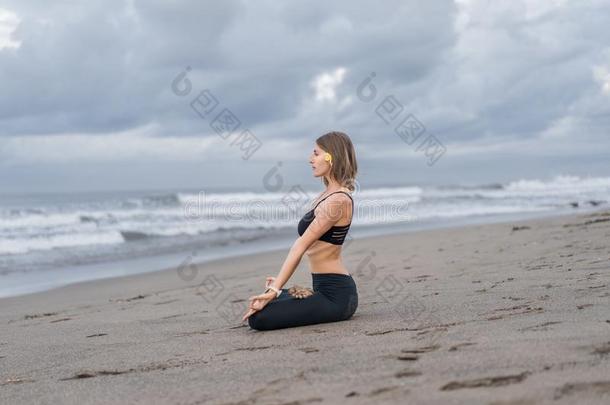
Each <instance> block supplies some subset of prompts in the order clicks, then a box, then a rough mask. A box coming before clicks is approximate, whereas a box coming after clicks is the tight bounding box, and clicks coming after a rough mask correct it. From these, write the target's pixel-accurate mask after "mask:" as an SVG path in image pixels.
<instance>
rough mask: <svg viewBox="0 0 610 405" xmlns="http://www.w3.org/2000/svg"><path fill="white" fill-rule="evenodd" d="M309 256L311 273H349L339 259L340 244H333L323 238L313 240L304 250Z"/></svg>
mask: <svg viewBox="0 0 610 405" xmlns="http://www.w3.org/2000/svg"><path fill="white" fill-rule="evenodd" d="M305 253H307V257H308V258H309V270H310V271H311V272H312V273H340V274H345V275H349V272H348V271H347V269H346V268H345V266H344V265H343V262H342V261H341V245H333V244H332V243H328V242H325V241H323V240H317V241H315V242H314V243H313V244H312V245H311V246H310V247H309V249H308V250H307V251H306V252H305Z"/></svg>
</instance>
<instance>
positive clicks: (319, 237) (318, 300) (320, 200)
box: [242, 131, 358, 330]
mask: <svg viewBox="0 0 610 405" xmlns="http://www.w3.org/2000/svg"><path fill="white" fill-rule="evenodd" d="M309 163H310V164H311V165H312V170H313V175H314V177H321V178H322V180H323V183H324V185H325V186H326V188H325V190H324V191H323V192H322V193H321V194H320V195H319V196H318V197H317V198H316V199H315V200H314V202H313V204H312V205H311V207H310V208H311V209H310V210H309V211H308V212H307V213H305V215H304V216H303V218H301V220H300V222H299V224H298V228H297V229H298V234H299V237H298V238H297V239H296V241H295V242H294V244H293V245H292V247H291V248H290V251H289V253H288V256H287V257H286V260H285V261H284V264H283V265H282V268H281V269H280V272H279V273H278V275H277V276H276V277H267V279H266V284H265V286H266V288H267V289H266V291H265V292H264V293H263V294H259V295H256V296H252V297H250V299H249V303H248V311H247V312H246V314H245V315H244V317H243V318H242V321H245V320H246V319H247V320H248V324H249V325H250V327H251V328H253V329H257V330H271V329H281V328H290V327H295V326H304V325H312V324H317V323H324V322H337V321H344V320H347V319H349V318H350V317H351V316H352V315H353V314H354V312H356V308H357V307H358V292H357V289H356V283H355V282H354V279H353V278H352V276H351V275H350V274H349V272H348V271H347V269H346V268H345V266H343V263H342V261H341V247H342V246H341V245H343V242H344V240H345V237H346V236H347V233H348V231H349V228H350V225H351V222H352V217H353V212H354V201H353V199H352V196H351V192H353V191H354V189H355V179H356V174H357V171H358V165H357V163H356V153H355V150H354V146H353V144H352V141H351V140H350V138H349V136H347V135H346V134H345V133H343V132H337V131H333V132H329V133H327V134H325V135H322V136H321V137H319V138H318V139H316V142H315V145H314V148H313V151H312V153H311V155H310V160H309ZM305 253H307V256H308V258H309V268H310V271H311V276H312V286H313V290H310V289H306V288H302V287H292V288H290V289H286V288H283V286H284V285H285V284H286V282H287V281H288V280H289V279H290V277H291V276H292V274H293V273H294V271H295V269H296V268H297V266H298V265H299V263H300V261H301V259H302V257H303V255H304V254H305Z"/></svg>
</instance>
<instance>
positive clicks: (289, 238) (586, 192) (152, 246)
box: [0, 176, 610, 297]
mask: <svg viewBox="0 0 610 405" xmlns="http://www.w3.org/2000/svg"><path fill="white" fill-rule="evenodd" d="M321 191H322V188H319V189H317V190H302V189H301V190H292V191H290V192H254V191H248V192H244V191H240V190H228V191H227V190H213V189H205V190H204V189H201V190H192V189H191V190H157V191H130V192H125V191H115V192H108V191H105V192H86V193H57V194H50V193H44V194H43V193H30V194H1V193H0V297H6V296H13V295H19V294H26V293H30V292H35V291H41V290H45V289H49V288H54V287H58V286H61V285H66V284H70V283H74V282H78V281H86V280H92V279H98V278H105V277H115V276H120V275H127V274H135V273H141V272H148V271H154V270H160V269H163V268H167V267H173V266H180V265H181V264H182V263H184V262H185V260H192V261H195V262H197V261H206V260H211V259H215V258H221V257H229V256H235V255H242V254H249V253H254V252H260V251H265V250H273V249H281V248H288V247H289V246H290V245H291V244H292V242H293V241H294V240H295V239H296V238H297V237H298V233H297V223H298V221H299V219H300V218H301V217H302V215H303V214H304V213H305V212H306V211H308V209H309V208H310V203H311V201H312V200H313V199H315V198H316V197H317V196H318V195H319V194H320V193H321ZM353 198H354V202H355V206H354V209H355V211H354V217H353V220H352V226H351V229H350V234H351V237H352V238H358V237H363V236H369V235H380V234H387V233H392V232H402V231H405V230H406V231H408V230H416V229H422V228H427V227H444V226H452V225H461V224H469V223H485V222H495V221H502V220H505V219H519V218H532V217H542V216H548V215H555V214H563V213H567V212H574V213H576V212H584V211H587V210H595V209H599V208H600V207H603V206H607V205H608V203H609V201H610V178H608V177H578V176H558V177H555V178H552V179H548V180H537V179H521V180H515V181H512V182H508V183H505V184H499V183H496V184H485V185H477V186H472V185H468V186H465V185H459V184H451V185H443V186H422V185H410V186H407V185H404V186H398V185H397V186H384V187H368V188H364V187H362V188H361V189H357V190H356V191H355V192H354V194H353ZM277 270H278V271H279V267H278V269H277Z"/></svg>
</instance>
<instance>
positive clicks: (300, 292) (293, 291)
mask: <svg viewBox="0 0 610 405" xmlns="http://www.w3.org/2000/svg"><path fill="white" fill-rule="evenodd" d="M288 294H290V295H292V296H293V297H295V298H307V297H309V296H310V295H313V290H312V289H311V288H307V287H301V286H299V285H295V286H292V287H290V288H289V289H288Z"/></svg>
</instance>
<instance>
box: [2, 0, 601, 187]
mask: <svg viewBox="0 0 610 405" xmlns="http://www.w3.org/2000/svg"><path fill="white" fill-rule="evenodd" d="M0 9H1V10H8V11H10V12H13V13H15V14H16V15H17V17H18V18H19V21H20V22H19V24H18V25H17V26H16V27H15V30H14V32H13V33H12V37H11V39H13V40H16V41H19V42H20V43H21V45H20V46H19V47H18V48H8V47H7V48H4V49H2V48H0V81H1V82H2V85H3V86H2V87H3V91H2V94H1V95H0V165H4V167H5V169H6V170H8V168H9V167H17V166H19V165H20V164H21V163H23V164H25V163H27V164H32V161H33V160H36V159H37V161H39V162H40V164H41V165H42V164H44V162H45V161H47V162H48V163H49V164H51V163H53V162H57V156H59V155H60V153H59V151H60V150H62V151H65V153H64V156H65V162H66V163H67V164H69V162H70V161H71V160H73V161H75V162H77V161H79V157H78V153H77V149H80V148H83V149H84V150H86V151H87V154H86V156H87V159H90V161H95V160H99V161H100V162H104V161H107V160H109V159H110V160H112V157H113V156H116V159H117V160H121V159H123V160H124V159H131V160H138V159H140V160H141V161H142V163H143V164H151V165H153V164H154V162H155V159H157V158H158V157H159V156H161V157H163V154H164V153H165V157H166V158H167V159H168V160H172V159H180V158H181V157H182V160H185V159H186V160H197V159H203V160H209V161H214V160H215V159H218V156H223V157H224V156H226V155H225V153H226V151H228V150H229V148H228V146H227V143H226V142H223V141H222V140H221V139H220V138H219V137H218V136H217V135H216V134H215V133H214V132H213V130H212V129H211V128H210V127H209V121H206V120H204V119H202V118H201V117H199V116H198V115H197V114H195V113H194V112H193V111H192V110H191V109H190V107H189V101H190V100H191V99H192V98H193V97H194V96H195V95H196V94H197V92H198V91H200V90H203V89H205V88H207V89H210V90H211V91H212V92H213V94H214V95H215V96H216V97H217V98H218V99H219V101H220V103H221V107H227V108H229V109H230V110H231V111H232V112H234V113H235V115H236V116H238V117H239V119H240V120H241V121H242V128H249V129H251V130H252V131H253V132H254V133H255V134H256V136H257V137H259V138H260V139H261V140H263V141H264V145H265V147H264V152H263V153H260V154H258V156H256V157H255V158H254V160H260V161H263V162H264V161H265V159H267V158H268V156H277V155H281V156H283V157H284V158H285V159H287V160H291V161H294V162H300V161H302V160H303V159H304V156H306V154H307V148H309V145H310V143H311V142H312V141H313V140H314V139H315V137H317V136H319V135H321V134H322V133H324V132H326V131H328V130H332V129H340V130H345V131H346V132H348V133H349V134H350V135H351V136H352V138H353V139H354V141H355V143H356V144H357V146H359V147H360V150H361V153H360V156H361V157H362V158H363V159H365V160H366V159H370V160H371V162H374V161H375V160H376V159H392V160H393V163H392V164H391V165H392V167H396V168H400V167H403V168H406V167H409V168H411V167H413V165H415V166H416V167H417V165H419V167H422V168H424V167H426V166H425V163H424V159H423V158H422V157H421V156H420V155H421V154H419V155H418V154H417V153H415V152H414V151H413V148H410V147H409V146H408V145H406V144H404V143H403V142H402V141H401V140H400V139H399V138H398V137H397V135H396V134H395V133H394V132H393V128H394V125H388V124H385V123H384V122H383V121H382V120H381V119H380V118H379V117H378V116H377V115H376V114H375V108H376V106H377V105H378V104H379V102H380V101H381V100H382V99H383V97H385V96H389V95H393V96H394V97H395V98H396V100H398V101H399V102H400V103H401V104H402V105H403V106H404V114H405V115H406V114H408V113H412V114H414V115H415V116H416V117H417V118H418V119H419V120H420V121H421V122H422V123H424V125H425V127H426V129H427V130H428V131H429V133H433V134H435V135H436V136H437V137H438V138H439V139H441V140H442V142H443V143H444V144H445V145H446V146H447V150H448V152H447V156H446V157H444V158H443V159H442V160H441V161H439V165H438V166H437V168H436V169H435V170H441V171H442V170H454V169H455V168H459V167H460V166H463V162H464V159H470V161H477V160H479V161H481V162H488V161H489V160H491V161H493V160H494V159H493V158H491V157H492V156H493V155H494V154H495V155H496V156H498V157H499V158H503V157H508V156H511V157H514V156H519V155H520V154H522V153H523V151H524V150H527V153H528V154H534V155H535V153H539V154H540V156H541V158H542V157H546V156H548V157H563V158H564V159H566V162H567V161H568V160H569V161H570V167H572V168H573V170H575V171H578V170H580V171H581V172H586V171H587V163H586V162H584V161H583V163H582V165H581V166H580V169H579V167H578V165H577V164H575V163H574V159H579V157H582V159H584V157H585V156H587V155H591V156H595V159H604V158H605V157H608V156H607V155H608V154H610V140H609V138H608V136H607V134H606V128H608V124H609V123H610V118H609V117H610V107H609V104H610V103H609V101H610V73H609V72H610V46H609V45H608V44H610V29H608V28H607V27H608V26H610V24H609V22H610V21H609V20H610V13H609V12H610V4H608V3H607V2H604V1H582V2H567V1H557V2H554V3H549V2H546V1H542V0H540V1H528V2H525V1H511V2H509V1H501V2H493V3H489V2H487V1H478V0H459V1H457V0H456V1H449V0H445V1H435V2H428V3H421V2H416V1H390V2H383V3H380V2H373V1H363V2H356V3H354V2H350V3H348V2H322V1H312V2H307V3H301V2H295V3H294V4H290V3H277V2H271V1H262V2H256V3H250V2H240V1H225V2H200V1H187V0H181V1H174V2H171V3H170V2H164V1H161V0H157V1H135V0H134V1H115V2H110V3H109V2H102V1H88V2H86V3H82V2H73V1H57V2H52V3H51V4H48V3H47V2H43V1H29V2H20V1H16V0H13V1H3V2H2V4H1V5H0ZM1 40H2V38H0V44H2V41H1ZM186 66H190V68H191V71H190V72H189V75H188V78H189V80H190V81H191V82H192V84H193V92H192V93H191V94H189V96H187V97H182V98H181V97H178V96H176V95H175V94H174V93H173V92H172V91H171V87H170V84H171V82H172V80H173V79H174V78H175V77H176V75H178V74H179V73H180V72H182V71H183V70H184V69H185V67H186ZM340 68H344V69H345V73H344V74H343V75H342V77H341V79H340V80H338V82H337V83H336V85H335V86H331V87H333V88H332V90H333V91H334V98H332V99H330V100H322V101H320V100H316V97H315V96H316V93H315V92H316V90H315V88H314V85H313V83H314V81H315V80H316V78H318V79H319V78H320V77H321V75H324V74H326V75H329V77H332V75H333V74H337V73H336V72H338V69H340ZM371 72H375V74H376V77H375V79H374V84H375V86H376V88H377V90H378V97H377V98H376V99H375V100H374V102H371V103H365V102H362V101H360V100H359V99H358V97H357V94H356V88H357V86H358V85H359V84H360V83H361V82H362V80H363V79H365V78H366V77H367V76H368V75H369V74H370V73H371ZM394 124H395V123H394ZM143 133H145V135H146V136H149V137H152V138H168V139H173V138H175V143H171V142H170V143H164V142H161V141H159V142H158V141H154V140H152V138H151V140H150V141H147V140H146V138H145V137H144V138H142V136H143V135H142V134H143ZM66 134H70V136H73V137H74V138H71V137H66ZM117 134H120V136H123V137H134V138H133V139H131V138H130V141H129V142H128V143H126V144H129V145H131V148H133V153H132V154H122V153H115V152H113V151H114V150H119V148H120V145H119V144H118V141H117ZM134 134H137V136H136V135H134ZM87 137H89V138H87ZM100 137H102V138H100ZM104 137H107V139H108V141H107V142H108V144H107V145H103V147H98V146H95V145H99V144H100V143H101V142H104V141H103V139H104ZM193 137H196V138H200V139H202V141H203V140H205V143H206V145H209V144H213V145H216V144H217V145H219V146H217V147H215V148H216V149H215V148H207V147H206V148H202V149H201V156H200V157H199V155H198V154H196V153H193V154H188V153H184V150H186V149H191V150H193V147H192V143H188V142H191V141H185V143H183V144H181V145H179V143H180V142H181V141H180V139H181V138H182V139H187V138H193ZM21 138H24V139H25V138H31V139H32V140H31V141H24V140H23V139H21ZM82 138H84V139H85V141H83V139H82ZM86 139H91V145H94V146H95V147H87V146H86V145H85V143H83V142H86ZM146 142H150V143H151V145H147V147H146V148H145V149H146V152H145V153H144V154H143V156H140V157H139V155H138V153H137V151H138V149H139V148H140V147H141V145H144V143H146ZM172 142H173V141H172ZM174 144H175V145H177V146H176V147H175V148H174V149H173V150H172V149H171V148H172V147H173V146H172V145H174ZM70 145H79V146H78V147H71V146H70ZM139 145H140V146H139ZM26 148H29V149H26ZM218 148H224V149H220V151H219V149H218ZM303 148H305V149H303ZM33 149H40V150H37V151H33ZM42 149H44V151H43V150H42ZM195 150H197V151H198V149H195ZM28 151H32V153H28ZM95 151H99V156H98V157H97V158H96V156H95V153H96V152H95ZM603 151H607V152H606V154H604V153H603ZM156 153H158V154H159V156H157V155H155V154H156ZM600 153H602V155H601V156H600ZM482 154H485V156H484V157H483V156H482ZM28 156H29V157H28ZM32 156H36V158H33V157H32ZM232 156H234V158H235V159H239V154H233V155H232ZM45 159H47V160H45ZM497 161H498V162H499V160H497ZM81 162H82V160H81ZM109 164H110V163H109ZM485 164H488V163H485ZM548 164H549V165H550V164H551V163H550V161H549V162H548ZM388 165H389V163H388ZM422 165H423V166H422ZM500 165H501V164H500V163H498V167H497V168H495V170H490V171H489V172H490V173H492V172H495V173H498V172H499V171H500V170H501V168H500ZM364 167H365V166H364ZM532 167H533V166H532ZM557 167H561V165H558V166H557ZM590 167H595V168H596V169H595V170H596V171H599V167H600V165H599V164H598V163H591V166H590ZM41 168H42V166H41ZM41 170H43V169H41ZM397 170H400V169H397ZM34 172H35V171H34ZM20 173H22V172H20ZM430 176H432V174H430ZM434 176H438V175H437V174H434ZM9 177H10V176H9ZM17 177H19V176H15V178H17ZM400 180H401V179H400V178H396V181H400ZM202 181H204V180H202ZM9 182H10V181H8V180H7V183H9Z"/></svg>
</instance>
